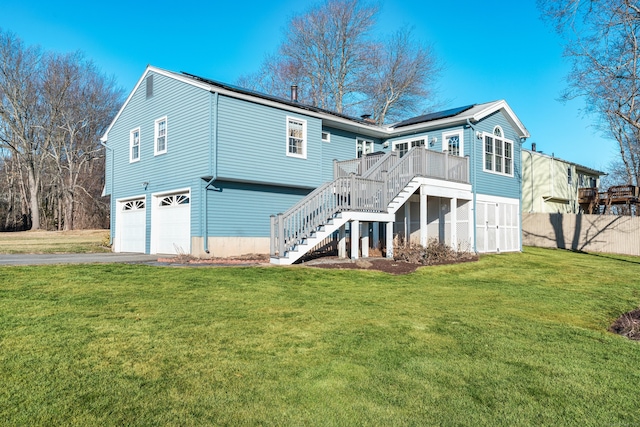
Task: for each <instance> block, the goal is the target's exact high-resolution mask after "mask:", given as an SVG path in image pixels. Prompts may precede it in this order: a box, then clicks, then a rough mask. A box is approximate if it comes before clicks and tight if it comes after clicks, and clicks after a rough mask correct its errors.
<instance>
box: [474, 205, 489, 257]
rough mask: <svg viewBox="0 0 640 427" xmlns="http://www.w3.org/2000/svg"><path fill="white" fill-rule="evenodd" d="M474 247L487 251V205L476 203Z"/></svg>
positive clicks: (479, 250)
mask: <svg viewBox="0 0 640 427" xmlns="http://www.w3.org/2000/svg"><path fill="white" fill-rule="evenodd" d="M476 247H477V249H478V252H486V251H487V205H486V203H481V202H477V203H476Z"/></svg>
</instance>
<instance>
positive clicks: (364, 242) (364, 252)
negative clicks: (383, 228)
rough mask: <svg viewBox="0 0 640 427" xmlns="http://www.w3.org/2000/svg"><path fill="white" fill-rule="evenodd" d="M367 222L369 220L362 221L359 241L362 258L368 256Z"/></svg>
mask: <svg viewBox="0 0 640 427" xmlns="http://www.w3.org/2000/svg"><path fill="white" fill-rule="evenodd" d="M369 224H371V223H370V222H363V223H362V229H361V230H362V232H361V236H362V237H361V238H360V240H361V242H362V258H369Z"/></svg>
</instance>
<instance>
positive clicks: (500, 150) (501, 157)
mask: <svg viewBox="0 0 640 427" xmlns="http://www.w3.org/2000/svg"><path fill="white" fill-rule="evenodd" d="M484 170H485V171H487V172H494V173H497V174H501V175H509V176H513V141H510V140H508V139H506V138H505V137H504V136H503V133H502V128H500V126H496V127H495V129H494V130H493V134H487V133H485V134H484Z"/></svg>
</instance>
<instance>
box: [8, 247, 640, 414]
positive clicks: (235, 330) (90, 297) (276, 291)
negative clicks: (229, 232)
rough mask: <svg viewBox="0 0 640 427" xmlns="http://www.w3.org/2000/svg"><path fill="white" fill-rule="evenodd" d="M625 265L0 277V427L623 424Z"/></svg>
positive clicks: (629, 396)
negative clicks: (618, 331)
mask: <svg viewBox="0 0 640 427" xmlns="http://www.w3.org/2000/svg"><path fill="white" fill-rule="evenodd" d="M638 273H640V260H639V259H637V258H632V257H624V258H619V259H618V258H616V257H613V256H612V257H597V256H592V255H588V254H577V253H571V252H566V251H554V250H545V249H529V248H527V250H526V251H525V253H523V254H503V255H493V256H483V257H481V259H480V261H479V262H477V263H473V264H459V265H446V266H439V267H427V268H421V269H419V270H418V271H417V272H416V273H413V274H410V275H405V276H391V275H387V274H384V273H377V272H369V271H341V270H320V269H314V268H307V267H291V268H270V267H263V268H235V267H234V268H163V267H151V266H136V265H113V264H107V265H93V266H91V265H78V266H41V267H3V268H0V383H2V385H3V386H2V387H0V420H2V424H3V425H25V424H27V425H60V424H64V425H106V426H109V425H185V426H189V425H193V426H196V425H198V426H199V425H322V426H344V425H381V426H382V425H384V426H389V425H394V426H395V425H400V426H402V425H474V426H475V425H504V426H511V425H554V426H555V425H630V424H637V423H640V413H639V411H638V410H637V403H636V394H637V384H638V382H639V381H640V373H639V372H638V370H637V369H636V366H638V364H639V363H640V347H639V345H640V344H639V343H637V342H633V341H630V340H627V339H625V338H623V337H620V336H618V335H615V334H612V333H609V332H607V328H608V327H609V325H610V323H611V322H612V321H613V320H614V319H615V318H617V317H618V316H619V315H620V314H621V313H624V312H626V311H629V310H630V309H632V308H635V307H637V306H638V305H639V302H640V274H638Z"/></svg>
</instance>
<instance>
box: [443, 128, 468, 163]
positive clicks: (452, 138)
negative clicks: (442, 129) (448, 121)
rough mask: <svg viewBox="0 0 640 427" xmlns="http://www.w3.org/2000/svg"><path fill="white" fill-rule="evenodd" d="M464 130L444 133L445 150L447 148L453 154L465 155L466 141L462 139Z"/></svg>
mask: <svg viewBox="0 0 640 427" xmlns="http://www.w3.org/2000/svg"><path fill="white" fill-rule="evenodd" d="M462 135H463V133H462V131H461V130H457V131H454V132H446V133H443V134H442V142H443V148H442V149H443V150H446V151H447V152H448V153H449V154H451V155H452V156H460V157H463V156H464V143H463V139H462Z"/></svg>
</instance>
